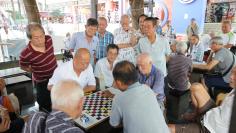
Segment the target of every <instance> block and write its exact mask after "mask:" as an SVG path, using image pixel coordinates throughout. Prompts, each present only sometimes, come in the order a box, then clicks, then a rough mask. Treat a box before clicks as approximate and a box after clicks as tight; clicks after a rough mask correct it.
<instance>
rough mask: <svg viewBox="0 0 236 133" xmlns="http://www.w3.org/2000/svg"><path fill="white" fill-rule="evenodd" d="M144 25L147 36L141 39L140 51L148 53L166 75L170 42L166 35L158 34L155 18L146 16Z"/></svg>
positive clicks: (155, 64)
mask: <svg viewBox="0 0 236 133" xmlns="http://www.w3.org/2000/svg"><path fill="white" fill-rule="evenodd" d="M144 27H145V29H144V30H145V34H146V37H143V38H140V39H139V42H138V46H137V48H138V52H139V53H148V54H149V55H150V56H151V58H152V60H153V64H154V66H155V67H156V68H158V69H159V70H161V72H162V73H163V74H164V76H166V75H167V72H166V61H167V60H168V58H169V55H170V52H171V50H170V45H169V42H168V40H167V39H166V38H165V37H162V36H160V35H157V33H156V19H155V18H153V17H148V18H146V19H145V20H144Z"/></svg>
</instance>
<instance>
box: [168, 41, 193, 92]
mask: <svg viewBox="0 0 236 133" xmlns="http://www.w3.org/2000/svg"><path fill="white" fill-rule="evenodd" d="M186 51H187V44H185V43H183V42H177V44H176V55H174V56H171V57H170V60H169V62H168V63H167V70H168V75H167V82H168V87H169V88H171V90H176V91H180V92H181V91H182V92H183V91H186V90H188V89H189V87H190V83H189V74H190V72H191V71H192V61H191V59H190V58H188V57H186V56H185V53H186Z"/></svg>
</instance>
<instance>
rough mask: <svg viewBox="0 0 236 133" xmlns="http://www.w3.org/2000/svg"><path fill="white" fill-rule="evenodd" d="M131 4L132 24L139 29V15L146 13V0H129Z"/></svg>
mask: <svg viewBox="0 0 236 133" xmlns="http://www.w3.org/2000/svg"><path fill="white" fill-rule="evenodd" d="M129 4H130V7H131V15H132V16H131V18H132V25H133V28H135V29H136V30H137V29H138V28H139V26H138V17H139V16H140V15H141V14H143V13H144V0H129Z"/></svg>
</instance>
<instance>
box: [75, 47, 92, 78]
mask: <svg viewBox="0 0 236 133" xmlns="http://www.w3.org/2000/svg"><path fill="white" fill-rule="evenodd" d="M89 63H90V53H89V50H88V49H86V48H80V49H78V50H77V51H76V53H75V56H74V59H73V67H74V71H75V72H76V73H77V74H80V73H81V72H82V71H84V70H85V69H86V68H87V67H88V65H89Z"/></svg>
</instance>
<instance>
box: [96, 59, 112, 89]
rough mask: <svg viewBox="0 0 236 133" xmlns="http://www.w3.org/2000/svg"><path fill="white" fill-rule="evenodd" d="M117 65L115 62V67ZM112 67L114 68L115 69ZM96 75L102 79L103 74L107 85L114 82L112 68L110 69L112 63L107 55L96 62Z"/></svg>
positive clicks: (109, 85)
mask: <svg viewBox="0 0 236 133" xmlns="http://www.w3.org/2000/svg"><path fill="white" fill-rule="evenodd" d="M114 66H115V63H113V68H114ZM113 68H112V69H113ZM94 76H95V77H97V78H98V79H100V78H101V77H102V76H103V79H104V81H105V86H107V87H111V86H112V84H113V81H114V79H113V75H112V70H111V69H110V64H109V62H108V60H107V57H104V58H102V59H100V60H98V62H97V63H96V66H95V70H94Z"/></svg>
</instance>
